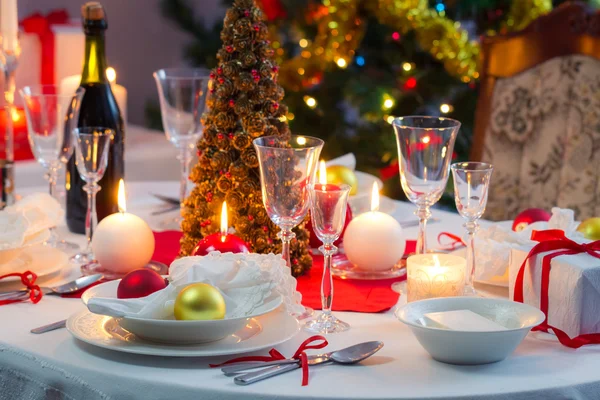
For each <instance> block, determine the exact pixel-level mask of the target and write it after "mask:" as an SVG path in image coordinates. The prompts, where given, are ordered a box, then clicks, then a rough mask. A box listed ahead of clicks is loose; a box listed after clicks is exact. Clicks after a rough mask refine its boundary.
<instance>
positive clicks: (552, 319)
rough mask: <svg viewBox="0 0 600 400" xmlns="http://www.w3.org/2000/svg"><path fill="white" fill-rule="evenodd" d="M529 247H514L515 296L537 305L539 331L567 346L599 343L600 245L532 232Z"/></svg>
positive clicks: (512, 277) (552, 233) (512, 279)
mask: <svg viewBox="0 0 600 400" xmlns="http://www.w3.org/2000/svg"><path fill="white" fill-rule="evenodd" d="M531 239H532V240H534V241H537V242H539V243H538V244H536V245H534V246H532V247H530V248H521V249H512V250H511V254H510V264H509V270H508V272H509V291H510V298H511V299H513V300H515V301H519V302H522V303H526V304H530V305H532V306H535V307H538V308H539V309H540V310H542V311H543V312H544V314H546V320H545V321H544V323H542V324H541V325H540V326H538V327H537V328H535V330H541V331H545V332H551V333H554V334H555V335H556V336H557V337H558V339H559V340H560V342H561V343H562V344H564V345H566V346H569V347H573V348H577V347H580V346H583V345H586V344H597V343H600V241H596V242H589V241H585V240H584V239H581V240H580V239H575V240H573V239H570V238H567V237H566V236H565V234H564V232H563V231H561V230H556V229H552V230H546V231H533V233H532V237H531Z"/></svg>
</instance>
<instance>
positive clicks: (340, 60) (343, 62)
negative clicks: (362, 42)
mask: <svg viewBox="0 0 600 400" xmlns="http://www.w3.org/2000/svg"><path fill="white" fill-rule="evenodd" d="M335 63H336V64H337V65H338V67H340V68H342V69H344V68H346V67H347V66H348V63H347V62H346V60H345V59H343V58H338V59H337V61H336V62H335Z"/></svg>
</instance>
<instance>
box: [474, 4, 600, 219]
mask: <svg viewBox="0 0 600 400" xmlns="http://www.w3.org/2000/svg"><path fill="white" fill-rule="evenodd" d="M471 159H473V160H484V161H487V162H491V163H492V164H494V174H493V176H492V181H491V187H490V192H489V201H488V209H487V211H486V218H490V219H495V220H501V219H512V218H514V217H515V215H516V214H517V213H519V212H520V211H522V210H524V209H526V208H531V207H540V208H545V209H550V208H551V207H553V206H559V207H564V208H572V209H574V210H575V212H576V216H577V217H578V218H581V219H584V218H588V217H591V216H600V13H598V12H594V11H593V10H591V9H590V8H588V7H587V6H586V5H584V4H582V3H578V2H577V3H564V4H563V5H561V6H560V7H558V8H556V9H555V10H554V11H552V12H551V13H550V14H548V15H545V16H543V17H540V18H538V19H537V20H536V21H534V22H533V23H531V24H530V25H529V26H528V27H527V28H526V29H524V30H523V31H520V32H516V33H512V34H508V35H499V36H494V37H485V38H484V39H483V40H482V68H481V84H480V92H479V100H478V104H477V111H476V118H475V135H474V138H473V147H472V149H471Z"/></svg>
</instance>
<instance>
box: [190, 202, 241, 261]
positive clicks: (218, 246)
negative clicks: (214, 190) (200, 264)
mask: <svg viewBox="0 0 600 400" xmlns="http://www.w3.org/2000/svg"><path fill="white" fill-rule="evenodd" d="M228 227H229V223H228V221H227V202H226V201H224V202H223V205H222V206H221V232H218V233H213V234H212V235H208V236H207V237H205V238H204V239H202V240H200V241H199V242H198V244H197V245H196V247H195V248H194V251H193V252H192V254H194V255H195V256H205V255H207V254H209V253H210V252H211V251H220V252H221V253H249V252H250V249H248V246H247V245H246V242H244V241H243V240H242V239H240V238H239V237H237V236H235V235H232V234H229V233H227V230H228Z"/></svg>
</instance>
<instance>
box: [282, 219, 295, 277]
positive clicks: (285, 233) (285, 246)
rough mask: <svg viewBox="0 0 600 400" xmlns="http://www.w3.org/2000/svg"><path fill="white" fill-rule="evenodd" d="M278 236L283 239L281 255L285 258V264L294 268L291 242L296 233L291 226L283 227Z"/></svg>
mask: <svg viewBox="0 0 600 400" xmlns="http://www.w3.org/2000/svg"><path fill="white" fill-rule="evenodd" d="M277 237H278V238H279V239H281V257H282V258H283V259H284V260H285V264H286V265H287V266H288V268H290V271H291V269H292V262H291V260H290V243H291V241H292V239H293V238H295V237H296V234H295V233H294V232H292V229H291V228H281V231H279V233H278V234H277Z"/></svg>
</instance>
